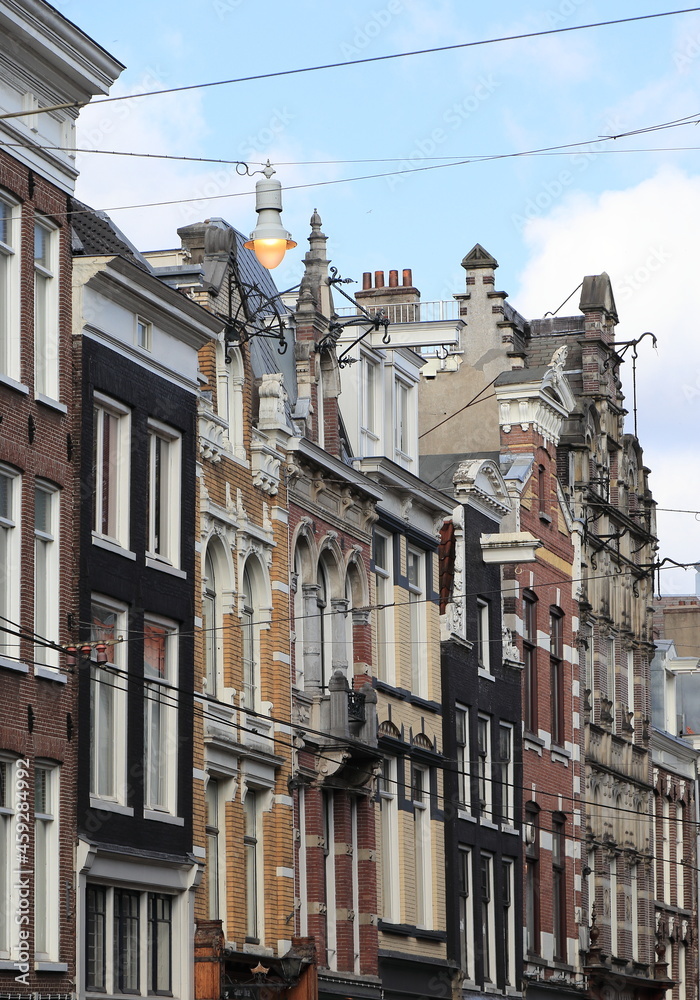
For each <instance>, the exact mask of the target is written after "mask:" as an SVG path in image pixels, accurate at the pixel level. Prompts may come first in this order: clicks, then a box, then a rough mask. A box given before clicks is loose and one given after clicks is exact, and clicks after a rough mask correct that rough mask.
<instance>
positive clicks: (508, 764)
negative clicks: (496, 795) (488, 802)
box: [498, 722, 514, 823]
mask: <svg viewBox="0 0 700 1000" xmlns="http://www.w3.org/2000/svg"><path fill="white" fill-rule="evenodd" d="M498 776H499V783H498V784H499V791H500V796H501V821H502V822H503V823H512V822H513V821H514V808H513V806H514V804H513V727H512V726H511V725H510V724H509V723H507V722H501V723H500V724H499V726H498Z"/></svg>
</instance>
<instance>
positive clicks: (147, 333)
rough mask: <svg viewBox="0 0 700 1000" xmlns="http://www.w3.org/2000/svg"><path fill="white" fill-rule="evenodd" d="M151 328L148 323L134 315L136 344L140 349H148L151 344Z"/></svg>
mask: <svg viewBox="0 0 700 1000" xmlns="http://www.w3.org/2000/svg"><path fill="white" fill-rule="evenodd" d="M152 334H153V328H152V326H151V324H150V323H148V322H146V320H145V319H141V317H140V316H137V317H136V346H137V347H140V348H141V350H142V351H150V350H151V346H152V339H153V337H152Z"/></svg>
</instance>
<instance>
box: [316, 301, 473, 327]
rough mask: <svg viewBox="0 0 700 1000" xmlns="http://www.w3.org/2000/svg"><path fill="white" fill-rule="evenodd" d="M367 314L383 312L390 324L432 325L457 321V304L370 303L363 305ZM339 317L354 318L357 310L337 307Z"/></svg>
mask: <svg viewBox="0 0 700 1000" xmlns="http://www.w3.org/2000/svg"><path fill="white" fill-rule="evenodd" d="M365 309H366V310H367V312H369V313H373V312H377V311H378V310H379V309H383V310H384V314H385V315H386V316H387V318H388V319H389V322H390V323H434V322H436V321H438V320H454V319H459V302H457V301H456V300H455V299H437V300H436V301H434V302H371V303H369V302H368V303H366V304H365ZM336 312H337V314H338V315H339V316H354V315H355V314H356V313H357V309H354V308H353V307H352V306H338V307H337V308H336Z"/></svg>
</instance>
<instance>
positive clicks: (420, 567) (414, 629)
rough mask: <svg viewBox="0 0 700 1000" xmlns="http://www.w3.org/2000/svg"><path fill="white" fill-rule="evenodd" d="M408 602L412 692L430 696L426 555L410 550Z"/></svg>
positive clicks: (407, 557) (424, 696)
mask: <svg viewBox="0 0 700 1000" xmlns="http://www.w3.org/2000/svg"><path fill="white" fill-rule="evenodd" d="M406 559H407V568H408V573H407V575H408V602H409V609H408V611H409V619H410V626H411V627H410V656H411V690H412V691H413V693H414V694H417V695H419V696H420V697H423V698H426V697H427V696H428V650H427V643H426V637H425V611H426V608H425V553H423V552H418V551H417V550H416V549H409V550H408V552H407V555H406Z"/></svg>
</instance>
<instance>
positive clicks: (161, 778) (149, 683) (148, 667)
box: [143, 619, 178, 815]
mask: <svg viewBox="0 0 700 1000" xmlns="http://www.w3.org/2000/svg"><path fill="white" fill-rule="evenodd" d="M143 629H144V636H143V673H144V714H145V734H144V756H145V779H146V780H145V786H146V787H145V799H144V805H145V807H146V809H153V810H157V811H159V812H166V813H171V814H172V815H174V814H175V811H176V798H177V757H178V739H177V708H178V692H177V684H178V655H177V644H178V635H177V631H176V629H175V626H174V625H173V624H172V623H167V624H166V623H164V622H162V621H160V620H155V619H153V620H149V619H145V621H144V626H143Z"/></svg>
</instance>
